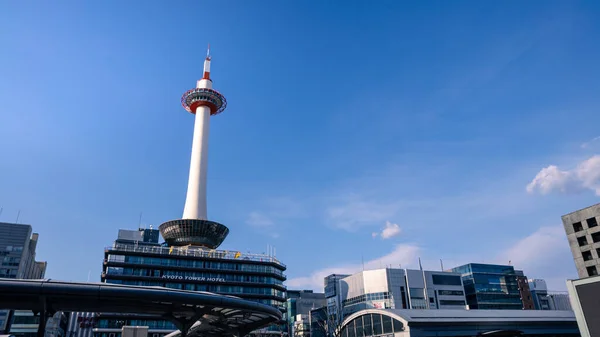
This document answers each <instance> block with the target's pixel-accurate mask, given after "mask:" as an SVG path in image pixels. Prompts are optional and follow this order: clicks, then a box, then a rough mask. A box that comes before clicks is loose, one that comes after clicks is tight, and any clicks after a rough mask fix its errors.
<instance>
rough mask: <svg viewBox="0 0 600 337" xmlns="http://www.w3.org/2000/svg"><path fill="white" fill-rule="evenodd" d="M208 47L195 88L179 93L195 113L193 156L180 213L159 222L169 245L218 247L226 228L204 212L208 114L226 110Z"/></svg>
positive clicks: (211, 114) (183, 103)
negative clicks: (214, 79)
mask: <svg viewBox="0 0 600 337" xmlns="http://www.w3.org/2000/svg"><path fill="white" fill-rule="evenodd" d="M210 61H211V56H210V47H209V50H208V52H207V54H206V59H205V60H204V74H203V75H202V78H201V79H200V80H198V82H197V83H196V88H194V89H191V90H188V91H187V92H186V93H185V94H183V96H182V97H181V105H182V106H183V107H184V108H185V110H187V111H189V112H191V113H192V114H194V115H195V122H194V138H193V141H192V158H191V162H190V176H189V179H188V188H187V196H186V199H185V207H184V209H183V217H182V219H179V220H171V221H167V222H165V223H163V224H162V225H160V226H159V229H160V233H161V234H162V236H163V238H164V239H165V241H166V242H167V244H168V245H169V246H187V245H191V246H200V247H206V248H210V249H215V248H217V247H218V246H219V245H220V244H221V243H222V242H223V240H225V237H227V234H228V233H229V229H228V228H227V227H226V226H224V225H222V224H220V223H218V222H214V221H210V220H208V218H207V214H206V171H207V167H208V129H209V125H210V116H213V115H216V114H219V113H221V112H223V110H225V107H226V106H227V101H226V100H225V97H224V96H223V95H221V93H219V92H218V91H216V90H214V89H213V88H212V80H211V78H210Z"/></svg>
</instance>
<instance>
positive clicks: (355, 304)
mask: <svg viewBox="0 0 600 337" xmlns="http://www.w3.org/2000/svg"><path fill="white" fill-rule="evenodd" d="M339 290H340V300H341V307H338V308H337V309H336V312H340V313H341V314H342V315H343V317H347V316H348V315H350V314H352V313H354V312H357V311H360V310H364V309H368V308H381V309H388V308H389V309H465V307H466V302H465V294H464V289H463V284H462V281H461V276H460V274H457V273H451V272H444V271H423V270H410V269H394V268H385V269H375V270H365V271H361V272H359V273H356V274H354V275H350V276H347V277H345V278H343V279H341V280H340V289H339Z"/></svg>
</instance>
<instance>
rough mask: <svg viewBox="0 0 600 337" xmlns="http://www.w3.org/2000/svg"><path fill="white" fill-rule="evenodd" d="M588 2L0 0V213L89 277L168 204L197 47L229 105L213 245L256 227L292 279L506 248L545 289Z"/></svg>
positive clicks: (481, 255) (55, 267)
mask: <svg viewBox="0 0 600 337" xmlns="http://www.w3.org/2000/svg"><path fill="white" fill-rule="evenodd" d="M599 10H600V4H598V3H596V2H593V1H588V2H578V1H527V2H519V1H505V2H479V1H432V2H400V1H379V2H376V4H373V3H367V2H352V1H345V2H343V3H342V2H333V1H298V2H292V1H252V2H250V1H210V2H209V1H187V2H186V1H181V2H177V3H169V2H162V1H147V2H144V3H143V4H142V3H140V4H138V3H135V2H128V3H123V2H118V1H103V2H101V3H100V2H80V1H72V2H67V1H63V2H60V3H50V2H42V1H38V2H35V1H34V2H16V1H13V2H2V3H1V4H0V46H1V50H2V52H0V144H2V146H1V156H0V207H2V208H3V212H2V214H1V215H0V221H8V222H12V221H15V220H16V217H17V213H18V212H19V210H20V211H21V213H20V219H19V222H21V223H28V224H31V225H33V227H34V230H35V231H37V232H39V233H40V244H39V253H38V257H39V258H40V259H44V260H47V261H48V262H49V264H48V272H47V276H48V277H50V278H55V279H65V280H84V281H85V280H87V278H88V273H90V275H91V280H92V281H97V280H99V278H100V272H101V267H102V257H103V247H105V246H108V245H110V244H111V242H112V241H113V240H114V239H115V237H116V235H117V231H118V229H119V228H129V229H135V228H136V227H137V226H138V221H139V215H140V212H143V216H142V224H143V225H146V226H147V225H149V224H153V225H155V226H158V225H159V224H160V223H162V222H164V221H167V220H171V219H175V218H178V217H180V216H181V213H182V210H183V204H184V198H185V192H186V191H185V189H186V186H187V174H188V167H189V166H188V165H189V154H190V148H191V138H192V128H193V116H192V115H190V114H189V113H186V112H185V111H184V110H183V109H182V108H181V106H180V103H179V99H180V97H181V94H183V93H184V92H185V91H186V90H188V89H190V88H192V87H193V86H194V85H195V81H196V80H197V79H198V78H200V77H201V71H202V60H203V57H204V55H205V53H206V45H207V43H210V44H211V46H212V54H213V64H212V69H211V70H212V77H213V80H214V86H215V88H216V89H217V90H219V91H221V92H222V93H223V94H224V95H225V96H226V97H227V99H228V102H229V105H228V109H227V110H226V111H225V113H223V114H222V115H219V116H216V117H214V118H213V119H212V121H211V134H210V152H209V173H208V175H209V178H208V180H209V181H208V184H209V185H208V194H209V195H208V197H209V204H208V208H209V209H208V210H209V218H211V219H212V220H215V221H219V222H221V223H224V224H226V225H227V226H228V227H229V228H230V229H231V233H230V235H229V237H228V239H227V240H226V241H225V243H224V244H223V245H222V248H224V249H235V250H241V251H252V252H258V253H261V252H265V251H266V247H267V245H269V244H270V245H272V246H275V247H276V251H277V256H278V257H279V258H280V259H281V260H282V261H283V262H284V263H286V264H287V266H288V272H287V275H288V278H289V281H288V285H289V287H290V288H315V289H319V287H320V286H321V284H322V277H323V276H324V275H326V274H327V273H330V272H336V271H337V272H353V271H356V270H357V269H359V268H361V267H360V265H361V261H363V260H364V261H365V264H366V267H367V268H376V267H379V266H385V265H392V266H400V265H402V267H416V266H418V263H417V259H418V257H421V259H422V260H423V265H424V267H425V268H428V269H437V268H439V259H443V261H444V265H445V267H452V266H454V265H457V264H459V263H466V262H497V263H508V261H511V263H512V264H513V265H515V267H517V268H522V269H524V270H525V272H526V274H527V275H528V276H529V277H535V278H545V279H547V281H548V283H549V285H550V287H551V288H553V289H556V290H564V289H565V286H564V280H565V279H566V278H569V277H571V278H574V277H576V272H575V268H574V264H573V261H572V258H571V254H570V251H569V248H568V243H567V241H566V238H565V237H564V232H563V229H562V226H561V220H560V216H561V215H563V214H566V213H568V212H571V211H573V210H576V209H580V208H583V207H586V206H589V205H592V204H594V203H597V202H598V199H599V198H598V194H600V157H595V155H597V154H600V140H593V139H594V138H595V137H598V136H600V129H599V128H598V125H599V122H600V114H599V113H598V108H599V107H600V99H599V98H598V94H597V93H598V91H599V89H600V66H598V59H600V45H599V44H598V43H596V41H598V39H599V38H600V20H598V14H599V13H600V12H599ZM540 172H541V174H540V175H538V173H540ZM536 176H537V178H536ZM534 179H535V180H534ZM528 186H529V188H528ZM386 226H387V228H388V229H387V230H386V231H385V232H382V230H383V229H384V228H386ZM382 233H383V234H382Z"/></svg>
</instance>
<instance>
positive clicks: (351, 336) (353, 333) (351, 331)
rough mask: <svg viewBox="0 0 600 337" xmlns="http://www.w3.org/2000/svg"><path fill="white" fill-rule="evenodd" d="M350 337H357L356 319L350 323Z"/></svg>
mask: <svg viewBox="0 0 600 337" xmlns="http://www.w3.org/2000/svg"><path fill="white" fill-rule="evenodd" d="M348 337H356V333H355V332H354V320H353V321H352V322H350V323H348Z"/></svg>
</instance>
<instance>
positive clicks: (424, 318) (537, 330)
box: [340, 309, 579, 337]
mask: <svg viewBox="0 0 600 337" xmlns="http://www.w3.org/2000/svg"><path fill="white" fill-rule="evenodd" d="M373 315H377V316H378V315H381V316H380V317H382V318H381V319H379V318H378V320H375V319H373V320H371V318H372V317H373ZM363 317H365V318H363ZM383 317H386V318H388V320H389V323H388V324H389V326H388V329H391V330H393V332H390V333H396V332H403V333H404V335H403V336H407V337H409V336H509V335H510V336H528V335H535V336H555V335H561V336H579V329H578V328H577V322H576V319H575V314H574V313H573V311H566V310H565V311H560V310H457V309H441V310H419V309H365V310H361V311H358V312H355V313H353V314H352V315H350V316H348V317H346V318H345V319H344V321H343V323H342V325H341V326H340V329H341V333H340V337H347V336H351V335H353V333H348V332H347V331H346V330H348V329H352V330H353V329H356V331H358V330H359V329H360V331H365V330H364V329H367V330H369V329H371V327H372V326H373V325H372V324H375V322H376V321H377V322H381V321H382V320H384V318H383ZM377 324H379V323H377ZM384 325H385V322H384ZM385 329H386V328H385V327H383V330H385ZM373 330H374V328H373ZM384 333H386V331H384ZM364 336H365V337H367V336H372V334H369V333H368V331H367V332H364Z"/></svg>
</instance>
